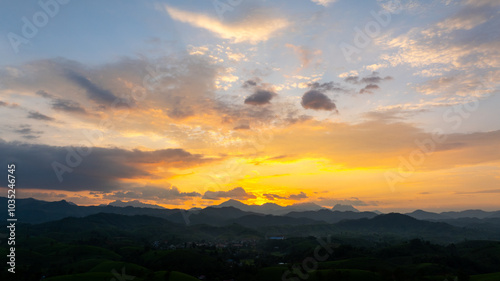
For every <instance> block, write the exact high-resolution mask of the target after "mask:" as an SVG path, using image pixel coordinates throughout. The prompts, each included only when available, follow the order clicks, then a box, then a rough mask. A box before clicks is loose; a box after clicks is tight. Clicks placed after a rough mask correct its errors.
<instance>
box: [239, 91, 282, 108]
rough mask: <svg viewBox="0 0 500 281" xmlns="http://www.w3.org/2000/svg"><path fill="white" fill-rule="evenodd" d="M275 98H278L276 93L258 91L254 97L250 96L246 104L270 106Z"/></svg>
mask: <svg viewBox="0 0 500 281" xmlns="http://www.w3.org/2000/svg"><path fill="white" fill-rule="evenodd" d="M275 96H276V93H274V92H271V91H268V90H263V89H258V90H256V91H255V92H254V93H253V94H252V95H250V96H248V97H247V98H246V99H245V104H251V105H264V104H268V103H270V102H271V100H272V99H273V97H275Z"/></svg>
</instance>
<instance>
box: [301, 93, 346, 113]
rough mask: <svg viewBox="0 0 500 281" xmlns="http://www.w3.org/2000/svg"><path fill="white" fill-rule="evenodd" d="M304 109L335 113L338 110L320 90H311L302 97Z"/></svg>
mask: <svg viewBox="0 0 500 281" xmlns="http://www.w3.org/2000/svg"><path fill="white" fill-rule="evenodd" d="M301 105H302V107H304V108H305V109H313V110H327V111H333V110H336V109H337V106H336V105H335V103H333V102H332V100H331V99H330V98H329V97H327V96H326V95H325V94H323V93H322V92H320V91H318V90H309V91H307V92H306V93H305V94H304V95H303V96H302V102H301Z"/></svg>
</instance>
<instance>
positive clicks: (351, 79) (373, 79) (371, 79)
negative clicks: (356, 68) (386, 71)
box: [344, 71, 393, 84]
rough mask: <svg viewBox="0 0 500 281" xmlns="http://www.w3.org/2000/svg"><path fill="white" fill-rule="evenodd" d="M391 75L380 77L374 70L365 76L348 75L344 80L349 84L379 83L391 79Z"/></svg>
mask: <svg viewBox="0 0 500 281" xmlns="http://www.w3.org/2000/svg"><path fill="white" fill-rule="evenodd" d="M392 79H393V78H392V77H391V76H385V77H382V76H380V75H379V73H378V72H376V71H374V72H372V74H371V75H368V76H365V77H359V76H348V77H346V78H345V79H344V81H345V82H347V83H351V84H379V83H380V82H382V81H386V80H392Z"/></svg>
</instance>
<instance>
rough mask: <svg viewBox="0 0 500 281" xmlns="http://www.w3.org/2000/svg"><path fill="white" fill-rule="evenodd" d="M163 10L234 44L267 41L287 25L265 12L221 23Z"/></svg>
mask: <svg viewBox="0 0 500 281" xmlns="http://www.w3.org/2000/svg"><path fill="white" fill-rule="evenodd" d="M165 10H166V11H167V13H168V14H169V15H170V16H171V17H172V18H173V19H174V20H177V21H180V22H184V23H188V24H190V25H192V26H195V27H198V28H203V29H206V30H208V31H210V32H213V33H214V34H215V35H217V36H218V37H220V38H224V39H231V40H233V41H234V42H235V43H240V42H249V43H252V44H256V43H258V42H261V41H267V40H268V39H269V38H271V36H272V35H273V34H274V33H276V32H277V31H279V30H281V29H283V28H285V27H287V26H288V25H289V22H288V20H286V19H284V18H280V17H276V16H275V15H270V14H268V13H266V12H265V11H253V12H252V13H251V14H249V15H247V16H246V17H245V18H243V19H241V20H239V21H236V22H227V23H226V22H223V21H221V20H220V19H218V18H216V17H212V16H209V15H205V14H200V13H195V12H189V11H184V10H181V9H178V8H174V7H171V6H168V5H165Z"/></svg>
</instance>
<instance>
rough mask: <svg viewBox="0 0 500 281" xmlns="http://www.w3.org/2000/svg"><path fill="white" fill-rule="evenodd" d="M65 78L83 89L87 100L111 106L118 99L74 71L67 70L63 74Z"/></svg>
mask: <svg viewBox="0 0 500 281" xmlns="http://www.w3.org/2000/svg"><path fill="white" fill-rule="evenodd" d="M65 77H66V78H67V79H68V80H69V81H71V82H73V83H75V84H76V85H78V86H80V87H81V88H83V89H85V90H86V92H87V96H88V98H89V99H91V100H94V101H96V102H99V103H106V104H111V103H112V102H113V101H115V100H117V99H118V98H117V97H116V96H115V95H114V94H113V93H112V92H111V91H109V90H106V89H103V88H101V87H99V86H98V85H96V84H94V83H93V82H92V81H90V80H89V79H87V78H86V77H85V76H83V75H81V74H79V73H76V72H75V71H72V70H69V69H67V70H66V72H65Z"/></svg>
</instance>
